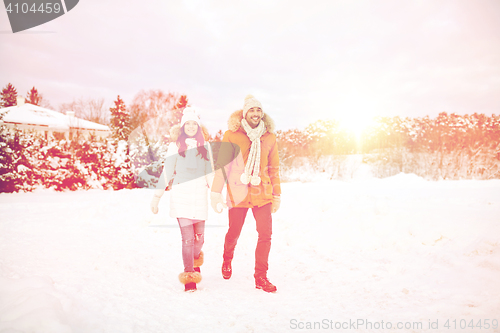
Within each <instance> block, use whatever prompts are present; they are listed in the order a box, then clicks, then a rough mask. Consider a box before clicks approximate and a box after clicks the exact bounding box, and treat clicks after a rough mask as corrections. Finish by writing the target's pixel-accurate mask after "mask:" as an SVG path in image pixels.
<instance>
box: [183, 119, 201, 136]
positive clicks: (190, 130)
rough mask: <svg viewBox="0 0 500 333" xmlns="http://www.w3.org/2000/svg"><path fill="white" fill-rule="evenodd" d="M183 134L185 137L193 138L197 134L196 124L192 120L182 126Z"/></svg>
mask: <svg viewBox="0 0 500 333" xmlns="http://www.w3.org/2000/svg"><path fill="white" fill-rule="evenodd" d="M184 132H185V133H186V135H187V136H189V137H193V136H195V135H196V133H197V132H198V124H197V123H196V121H194V120H188V121H186V123H185V124H184Z"/></svg>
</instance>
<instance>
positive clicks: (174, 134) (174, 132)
mask: <svg viewBox="0 0 500 333" xmlns="http://www.w3.org/2000/svg"><path fill="white" fill-rule="evenodd" d="M201 131H202V133H203V138H204V139H205V141H208V138H209V137H210V134H209V133H208V129H207V128H206V127H205V126H203V125H201ZM179 135H181V125H180V124H177V125H174V126H172V128H171V129H170V142H174V141H177V139H178V138H179Z"/></svg>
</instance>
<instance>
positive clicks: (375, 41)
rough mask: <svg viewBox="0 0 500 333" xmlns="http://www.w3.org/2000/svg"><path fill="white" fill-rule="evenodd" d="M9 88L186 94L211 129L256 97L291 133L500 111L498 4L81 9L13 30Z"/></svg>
mask: <svg viewBox="0 0 500 333" xmlns="http://www.w3.org/2000/svg"><path fill="white" fill-rule="evenodd" d="M0 32H1V33H0V39H1V49H0V77H1V80H0V85H1V87H2V88H3V87H5V86H6V85H7V83H9V82H10V83H12V84H13V85H14V86H15V87H16V88H17V90H18V92H19V93H21V94H23V95H25V94H26V92H27V91H28V90H29V89H30V88H31V87H32V86H35V87H36V88H37V89H38V90H39V92H41V93H42V94H43V95H44V97H45V98H46V99H47V100H48V101H49V102H50V103H51V104H52V105H53V106H54V107H55V108H57V107H58V106H59V104H61V103H63V102H70V101H72V100H73V99H75V98H80V97H83V98H88V97H90V98H100V97H103V98H105V100H106V103H107V104H109V105H110V104H111V103H112V101H113V100H114V99H116V96H117V95H120V96H121V97H122V98H123V99H124V101H125V103H126V104H130V102H131V101H132V99H133V97H134V96H135V95H136V94H137V93H138V92H139V91H140V90H141V89H145V90H147V89H161V90H164V91H171V92H177V93H181V94H186V95H187V96H188V99H189V101H190V103H191V104H192V105H193V106H195V107H198V108H199V109H200V113H201V116H202V120H203V121H204V122H205V124H206V125H207V126H208V127H209V129H210V130H211V131H216V130H217V129H219V128H220V129H226V121H227V117H228V116H229V114H230V113H231V112H232V111H234V110H237V109H239V108H241V107H242V105H243V100H244V97H245V96H246V95H247V94H250V93H251V94H253V95H254V96H255V97H256V98H257V99H259V100H260V101H261V102H262V104H263V108H264V111H265V112H267V113H268V114H269V115H270V116H271V117H272V118H274V120H275V121H276V123H277V127H278V128H280V129H287V128H294V127H296V128H304V127H305V126H306V125H308V124H309V123H311V122H312V121H314V120H316V119H326V118H346V119H351V120H352V119H358V120H362V119H368V118H370V117H372V116H375V115H389V116H394V115H399V116H402V117H406V116H409V117H415V116H425V115H429V116H431V117H434V116H436V115H437V114H438V113H439V112H442V111H446V112H448V113H452V112H455V113H458V114H466V113H468V114H470V113H474V112H478V113H485V114H488V115H491V114H493V113H494V114H500V1H499V0H491V1H482V0H474V1H457V0H453V1H444V0H440V1H434V0H429V1H402V0H386V1H376V0H371V1H355V0H348V1H337V0H324V1H319V0H316V1H295V0H284V1H274V0H264V1H260V0H252V1H235V0H231V1H229V0H228V1H208V0H198V1H175V0H168V1H165V0H158V1H156V0H148V1H123V0H80V2H79V3H78V5H77V6H76V7H75V8H74V9H73V10H71V11H70V12H68V13H67V14H65V15H63V16H62V17H60V18H58V19H55V20H54V21H51V22H48V23H46V24H44V25H41V26H38V27H35V28H32V29H30V30H27V31H25V32H20V33H16V34H12V33H11V29H10V25H9V22H8V18H7V14H6V11H5V10H3V9H2V10H0Z"/></svg>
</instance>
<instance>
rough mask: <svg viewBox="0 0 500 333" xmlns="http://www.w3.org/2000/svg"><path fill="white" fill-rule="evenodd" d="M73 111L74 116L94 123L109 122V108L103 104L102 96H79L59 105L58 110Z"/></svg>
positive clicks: (63, 111) (104, 123) (105, 123)
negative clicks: (84, 97)
mask: <svg viewBox="0 0 500 333" xmlns="http://www.w3.org/2000/svg"><path fill="white" fill-rule="evenodd" d="M66 111H73V112H75V116H76V117H78V118H82V119H85V120H89V121H92V122H94V123H98V124H103V125H107V124H109V109H107V108H106V107H105V106H104V98H87V99H83V98H79V99H75V100H73V101H72V102H70V103H62V104H61V105H59V112H62V113H65V112H66Z"/></svg>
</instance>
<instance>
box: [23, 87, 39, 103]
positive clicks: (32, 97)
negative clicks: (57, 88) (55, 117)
mask: <svg viewBox="0 0 500 333" xmlns="http://www.w3.org/2000/svg"><path fill="white" fill-rule="evenodd" d="M41 101H42V95H40V94H39V93H38V90H36V88H35V87H33V88H31V90H29V91H28V92H27V94H26V103H30V104H33V105H38V106H39V105H40V102H41Z"/></svg>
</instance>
